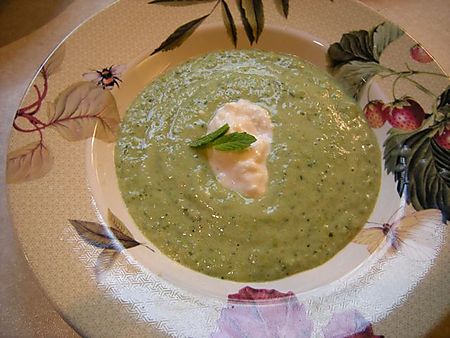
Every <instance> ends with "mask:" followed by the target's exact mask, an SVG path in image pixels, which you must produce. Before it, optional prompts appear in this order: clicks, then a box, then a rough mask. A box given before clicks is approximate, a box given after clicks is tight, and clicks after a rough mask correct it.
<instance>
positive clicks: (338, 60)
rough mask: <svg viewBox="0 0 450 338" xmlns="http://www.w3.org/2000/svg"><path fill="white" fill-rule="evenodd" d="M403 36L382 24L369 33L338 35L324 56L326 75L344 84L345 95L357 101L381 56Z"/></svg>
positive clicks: (388, 23) (395, 29) (397, 30)
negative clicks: (336, 40)
mask: <svg viewBox="0 0 450 338" xmlns="http://www.w3.org/2000/svg"><path fill="white" fill-rule="evenodd" d="M403 34H404V32H403V31H402V30H401V29H400V28H399V27H397V26H396V25H394V24H392V23H390V22H383V23H381V24H379V25H378V26H376V27H375V28H374V29H373V30H372V31H370V32H368V31H366V30H359V31H354V32H350V33H347V34H344V35H342V38H341V40H340V41H339V42H336V43H333V44H332V45H331V46H330V47H329V48H328V52H327V60H328V65H329V69H330V72H331V73H332V74H333V75H335V76H336V77H337V78H338V79H339V80H341V81H342V82H343V84H344V87H346V89H347V90H348V92H349V94H350V95H352V96H353V97H355V98H358V96H359V94H360V92H361V90H362V88H363V87H364V85H365V84H366V83H368V82H369V81H370V79H371V78H372V77H373V76H374V75H376V74H377V73H379V72H381V71H382V67H381V66H379V65H378V64H379V59H380V56H381V53H382V52H383V51H384V50H385V48H386V47H387V46H388V45H389V44H390V43H392V42H393V41H395V40H396V39H398V38H399V37H400V36H402V35H403ZM358 68H361V69H358Z"/></svg>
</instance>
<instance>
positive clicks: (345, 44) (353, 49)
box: [327, 30, 378, 72]
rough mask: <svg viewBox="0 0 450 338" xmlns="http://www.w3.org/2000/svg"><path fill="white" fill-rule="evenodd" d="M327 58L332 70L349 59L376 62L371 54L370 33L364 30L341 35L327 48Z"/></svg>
mask: <svg viewBox="0 0 450 338" xmlns="http://www.w3.org/2000/svg"><path fill="white" fill-rule="evenodd" d="M327 58H328V63H329V66H330V70H331V71H332V72H334V71H336V70H337V69H338V68H339V67H341V66H342V65H344V64H346V63H349V62H351V61H361V62H378V60H377V59H376V58H375V56H374V54H373V40H372V35H371V34H370V33H369V32H368V31H365V30H360V31H355V32H350V33H346V34H344V35H342V38H341V40H340V41H339V42H336V43H333V44H332V45H331V46H330V47H329V48H328V52H327Z"/></svg>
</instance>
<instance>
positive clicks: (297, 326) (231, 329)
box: [211, 286, 383, 338]
mask: <svg viewBox="0 0 450 338" xmlns="http://www.w3.org/2000/svg"><path fill="white" fill-rule="evenodd" d="M313 328H314V323H313V322H312V320H311V319H309V318H308V315H307V312H306V307H305V305H303V304H300V303H299V301H298V299H297V297H295V295H294V293H292V292H286V293H283V292H280V291H277V290H273V289H272V290H268V289H254V288H252V287H250V286H247V287H244V288H242V289H240V290H239V292H238V293H236V294H231V295H228V306H227V307H226V308H225V309H223V310H222V312H221V315H220V318H219V320H218V329H217V331H216V332H214V333H213V334H212V335H211V338H219V337H220V338H227V337H229V338H234V337H249V338H251V337H255V338H256V337H258V338H265V337H267V338H273V337H280V338H281V337H289V338H291V337H292V338H294V337H296V338H306V337H311V336H312V334H313ZM322 333H323V335H324V337H325V338H350V337H352V338H357V337H358V338H378V337H380V338H381V337H383V336H378V335H374V333H373V328H372V325H371V324H370V323H369V322H368V321H367V320H366V319H365V318H364V317H363V316H362V315H361V314H360V313H359V312H358V311H357V310H349V311H346V312H342V313H338V314H334V315H333V316H332V318H331V319H330V321H329V323H328V324H327V325H326V326H325V327H324V328H323V329H322Z"/></svg>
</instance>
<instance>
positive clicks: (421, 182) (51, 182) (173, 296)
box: [7, 0, 450, 337]
mask: <svg viewBox="0 0 450 338" xmlns="http://www.w3.org/2000/svg"><path fill="white" fill-rule="evenodd" d="M236 46H237V47H236ZM250 47H252V48H258V49H263V50H271V51H277V52H285V53H291V54H295V55H298V56H299V57H300V58H301V59H305V60H308V61H310V62H312V63H313V64H316V65H317V66H319V67H321V68H323V69H326V70H327V71H329V72H330V73H331V74H332V75H333V76H335V77H336V78H337V80H338V81H339V82H340V83H341V85H342V86H343V88H344V89H345V90H346V91H347V92H348V93H349V94H350V95H352V96H354V97H355V99H356V100H358V101H359V102H360V104H361V107H362V108H363V112H364V115H365V118H366V122H367V123H368V124H369V126H370V127H371V128H373V130H374V133H375V135H376V137H377V141H378V144H379V147H380V149H381V152H382V154H383V159H382V166H383V174H382V179H381V187H380V192H379V196H378V200H377V202H376V205H375V208H374V210H373V212H372V214H371V216H370V218H369V221H368V223H367V224H366V225H365V226H364V228H363V229H362V230H361V232H360V233H359V234H358V235H357V236H356V237H355V239H354V240H353V242H352V243H351V244H349V245H347V246H346V247H345V248H344V249H343V250H342V251H341V252H339V253H338V254H337V255H336V256H335V257H333V258H332V259H331V260H330V261H328V262H327V263H325V264H323V265H321V266H319V267H318V268H315V269H312V270H308V271H306V272H302V273H298V274H296V275H293V276H290V277H287V278H283V279H280V280H276V281H272V282H264V283H238V282H232V281H227V280H221V279H217V278H212V277H208V276H206V275H203V274H200V273H198V272H195V271H193V270H190V269H188V268H185V267H183V266H181V265H179V264H178V263H176V262H174V261H172V260H170V259H169V258H167V257H166V256H164V255H163V254H162V253H160V252H159V251H158V250H157V249H156V248H155V247H154V246H153V245H152V244H151V243H150V242H149V241H148V240H147V239H146V238H145V237H144V236H143V235H142V233H141V232H140V231H139V229H138V228H137V227H136V225H135V224H134V222H133V219H132V218H131V216H130V215H129V214H128V212H127V208H126V206H125V204H124V202H123V200H122V198H121V195H120V191H119V188H118V183H117V177H116V173H115V167H114V157H113V151H114V144H115V140H116V138H117V134H118V130H119V125H120V121H121V118H122V117H123V115H124V114H125V112H126V110H127V107H128V106H129V105H130V104H131V102H132V101H133V99H134V98H135V97H136V96H137V95H138V94H139V93H140V92H141V91H142V89H143V88H144V87H145V86H146V85H147V84H148V83H149V82H150V81H151V80H152V79H153V78H155V77H156V76H158V75H159V74H161V73H162V72H164V71H165V70H167V69H168V68H171V67H173V66H174V65H177V64H179V63H181V62H182V61H184V60H186V59H188V58H190V57H193V56H197V55H201V54H204V53H207V52H209V51H215V50H223V49H233V48H250ZM449 84H450V83H449V78H448V76H447V75H445V74H444V73H443V72H442V70H441V69H440V68H439V67H438V65H437V64H436V63H435V62H434V61H433V58H432V57H431V56H430V55H429V54H428V53H427V52H426V51H425V50H424V49H423V48H422V47H421V46H420V44H418V43H417V42H416V41H414V40H413V39H412V38H411V37H409V36H408V35H407V34H405V33H404V32H403V31H402V30H401V28H399V27H397V26H396V25H394V24H392V23H390V22H387V21H386V20H385V19H383V18H382V17H380V16H379V15H377V14H375V13H374V12H372V11H371V10H369V9H367V8H366V7H364V6H361V5H360V4H358V3H356V2H354V1H350V0H340V1H329V0H302V1H291V2H289V1H282V0H274V1H258V0H253V1H236V2H234V1H230V0H227V1H221V0H218V1H207V0H205V1H167V0H166V1H162V0H161V1H153V3H151V4H149V3H148V2H147V1H120V2H118V3H117V4H115V5H113V6H111V7H109V8H107V9H106V10H104V11H103V12H101V13H100V14H98V15H96V16H95V17H94V18H92V19H91V20H89V21H87V22H86V23H85V24H83V25H82V26H81V27H80V28H78V29H77V30H76V31H75V32H74V33H72V34H71V35H70V36H69V37H68V38H67V39H66V40H65V41H64V42H62V43H61V45H60V46H59V47H58V48H57V49H56V50H55V51H54V53H53V54H52V55H51V56H50V57H49V58H48V59H47V61H46V62H45V63H44V64H43V66H42V68H41V69H40V70H39V72H38V73H37V76H36V79H35V80H34V83H33V85H32V86H31V87H30V88H29V91H28V93H27V95H26V97H25V98H24V100H23V102H22V105H21V108H20V109H19V110H18V111H17V113H16V116H15V119H14V124H13V126H12V127H13V131H12V133H11V140H10V146H9V148H10V149H9V154H8V159H7V180H8V183H9V185H8V197H9V205H10V210H11V217H12V220H13V224H14V227H15V229H16V232H17V235H18V238H19V240H20V242H21V244H22V247H23V250H24V252H25V255H26V257H27V259H28V261H29V262H30V265H31V267H32V269H33V271H34V273H35V274H36V276H37V278H38V280H39V282H40V283H41V285H42V287H43V288H44V290H45V291H46V293H47V295H48V296H49V297H50V299H51V300H52V301H53V302H54V304H55V305H56V307H57V308H58V309H59V311H60V312H61V313H62V315H63V316H64V318H65V319H66V320H67V321H68V322H69V323H71V324H72V325H73V327H75V328H76V329H77V330H78V332H80V334H82V335H84V336H90V337H96V336H98V337H105V336H117V337H121V336H133V337H134V336H139V337H141V336H150V337H155V336H165V335H172V336H180V337H348V336H353V337H363V336H364V337H373V336H374V337H377V336H381V335H386V336H395V337H402V336H404V337H416V336H421V335H424V334H425V333H426V332H427V330H428V329H429V328H430V327H432V326H433V325H434V324H435V323H436V322H437V321H438V320H439V319H440V318H441V316H443V315H444V314H445V311H446V309H448V306H449V299H448V297H447V299H446V298H445V297H441V298H438V299H437V297H433V296H432V295H431V296H429V295H430V294H432V293H433V290H436V289H437V288H439V289H440V290H442V289H444V290H449V284H450V283H449V278H448V271H449V262H450V259H449V250H448V241H447V237H446V234H447V232H448V230H447V226H448V223H447V220H448V218H449V216H450V87H449ZM349 132H351V131H349ZM449 292H450V290H449ZM443 294H445V293H443ZM447 294H448V292H447ZM431 301H432V304H430V302H431Z"/></svg>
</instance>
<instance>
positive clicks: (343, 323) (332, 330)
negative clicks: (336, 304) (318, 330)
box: [323, 310, 384, 338]
mask: <svg viewBox="0 0 450 338" xmlns="http://www.w3.org/2000/svg"><path fill="white" fill-rule="evenodd" d="M323 335H324V337H325V338H383V337H384V336H378V335H375V334H374V333H373V329H372V324H370V323H369V322H368V321H367V320H366V319H365V318H364V317H363V316H362V315H361V314H360V313H359V312H358V311H357V310H349V311H346V312H342V313H338V314H334V315H333V316H332V317H331V320H330V322H329V323H328V324H327V326H326V327H325V328H324V329H323Z"/></svg>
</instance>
